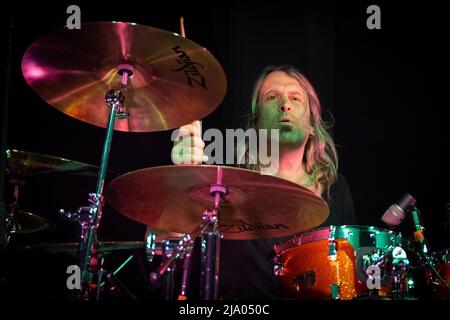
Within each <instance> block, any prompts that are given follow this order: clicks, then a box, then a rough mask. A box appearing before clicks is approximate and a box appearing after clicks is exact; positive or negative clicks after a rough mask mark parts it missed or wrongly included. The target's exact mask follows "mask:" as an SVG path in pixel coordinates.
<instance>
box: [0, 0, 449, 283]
mask: <svg viewBox="0 0 450 320" xmlns="http://www.w3.org/2000/svg"><path fill="white" fill-rule="evenodd" d="M392 2H393V1H391V2H380V1H358V2H355V3H351V2H349V3H347V2H345V3H344V2H337V1H336V2H330V1H327V2H325V1H274V2H267V3H266V2H263V1H250V2H249V1H229V2H219V3H215V2H204V1H202V2H198V3H197V2H194V1H189V2H187V3H183V2H181V1H179V2H173V1H130V0H129V1H125V2H123V4H122V5H119V3H118V1H115V2H106V1H102V2H96V1H95V2H94V1H89V2H87V1H86V2H80V1H71V2H59V3H54V4H51V5H50V4H48V3H47V4H46V3H45V2H42V1H39V2H36V3H33V4H22V3H21V2H17V3H13V4H9V5H6V8H4V9H3V14H4V15H5V18H4V19H2V22H1V23H2V37H1V39H2V46H3V49H2V56H1V58H2V60H1V62H2V63H3V64H2V67H4V61H5V52H6V50H5V49H6V34H7V18H6V15H7V12H8V11H11V12H13V17H14V32H13V65H12V79H11V81H12V82H11V87H12V91H11V103H10V110H9V119H8V121H7V123H8V136H7V144H8V147H9V148H15V149H19V150H25V151H30V152H37V153H44V154H49V155H55V156H60V157H65V158H68V159H72V160H77V161H82V162H86V163H90V164H94V165H99V163H100V157H101V150H102V146H103V142H104V135H105V130H104V129H102V128H98V127H95V126H91V125H89V124H87V123H83V122H81V121H78V120H76V119H74V118H70V117H68V116H67V115H65V114H63V113H61V112H59V111H58V110H57V109H55V108H53V107H51V106H50V105H48V104H47V103H45V102H44V101H42V100H41V99H40V98H39V97H38V96H37V95H36V94H35V93H34V92H33V91H32V90H31V88H30V87H29V86H28V85H27V84H26V82H25V81H24V79H23V77H22V74H21V68H20V63H21V58H22V55H23V53H24V52H25V50H26V49H27V47H28V46H29V45H30V44H31V43H32V42H33V41H35V40H36V39H38V38H39V37H40V36H42V35H44V34H46V33H48V32H50V31H52V30H54V29H56V28H59V27H61V26H63V25H64V24H65V22H66V19H67V17H68V14H66V8H67V6H68V5H70V4H78V5H79V6H80V8H81V19H82V21H110V20H118V21H128V22H136V23H138V24H143V25H148V26H152V27H156V28H160V29H164V30H168V31H174V32H179V17H180V16H184V18H185V27H186V33H187V38H189V39H191V40H193V41H194V42H196V43H198V44H200V45H202V46H204V47H206V48H207V49H208V50H209V51H210V52H211V53H212V54H213V55H214V56H215V57H216V58H217V60H218V61H219V62H220V63H221V65H222V67H223V69H224V71H225V73H226V76H227V79H228V89H227V94H226V97H225V99H224V101H223V102H222V103H221V104H220V106H219V107H218V108H217V109H216V110H215V111H214V112H212V113H211V114H210V115H209V116H207V117H206V118H205V119H203V129H204V130H206V129H207V128H213V127H214V128H219V129H222V130H223V129H225V128H237V127H242V126H243V124H244V116H245V115H246V114H247V113H249V112H250V94H251V90H252V85H253V81H254V80H255V79H256V76H257V74H258V72H259V71H260V69H261V68H262V67H264V66H265V65H268V64H278V63H289V64H293V65H295V66H297V67H298V68H300V69H301V70H302V71H303V72H304V73H305V74H306V76H307V77H308V78H309V79H310V80H311V82H312V84H313V85H314V86H315V88H316V90H317V91H318V94H319V98H320V99H321V102H322V105H323V108H324V112H323V116H324V118H325V119H327V120H332V119H333V118H334V122H335V126H334V129H333V135H334V138H335V142H336V143H337V145H338V151H339V155H340V169H341V172H342V173H343V174H344V175H345V176H346V178H347V180H348V182H349V185H350V188H351V191H352V193H353V199H354V203H355V208H356V212H357V214H358V219H359V224H360V225H375V226H379V227H383V224H382V222H381V221H380V218H381V216H382V214H383V213H384V211H385V210H386V209H387V208H388V207H389V206H390V205H391V204H392V203H394V202H395V201H396V200H398V198H399V197H400V196H401V195H402V194H403V193H404V192H408V193H410V194H412V195H413V196H414V197H415V198H416V199H417V201H418V206H419V208H420V209H421V211H422V215H423V220H424V225H425V227H426V233H425V234H426V237H427V238H428V240H429V241H430V244H431V245H432V247H433V249H440V248H444V247H448V246H449V245H450V243H449V238H450V237H449V234H448V232H446V231H445V221H446V211H445V204H446V203H448V202H450V193H449V191H450V188H449V181H450V170H449V166H448V164H449V163H450V157H449V155H448V152H447V150H448V149H449V148H450V142H449V134H448V127H449V118H448V114H449V113H448V110H447V109H448V107H449V102H448V92H449V90H448V89H449V87H450V80H449V77H448V75H449V74H450V73H449V71H450V62H449V57H450V51H449V49H448V44H446V42H448V40H449V38H450V22H449V19H448V13H447V12H446V11H445V10H444V8H443V7H442V6H443V5H441V2H438V1H435V2H426V4H423V2H422V4H419V3H417V4H415V3H411V2H406V1H400V2H398V1H395V3H392ZM371 4H377V5H379V6H380V8H381V27H382V28H381V30H369V29H367V27H366V19H367V17H368V16H369V15H368V14H367V13H366V9H367V7H368V6H369V5H371ZM3 74H4V73H3V72H2V79H1V81H2V84H3V83H4V77H3ZM2 94H3V92H2ZM180 108H181V106H180ZM180 110H181V109H180ZM180 112H183V111H180ZM331 114H332V115H333V117H331ZM170 135H171V131H167V132H155V133H123V132H115V133H114V137H113V144H112V149H111V157H110V162H109V168H110V169H112V170H114V171H115V172H117V173H119V174H121V173H125V172H128V171H132V170H136V169H141V168H146V167H152V166H158V165H166V164H171V161H170V150H171V146H172V144H171V141H170ZM95 185H96V178H95V177H78V176H73V175H56V174H52V175H46V176H37V177H34V178H31V179H29V180H27V181H26V184H25V187H24V189H23V193H22V195H21V199H20V200H21V205H22V208H23V209H26V210H28V211H31V212H33V213H36V214H38V215H40V216H42V217H45V218H47V219H49V220H51V221H52V222H54V223H55V224H56V229H55V230H53V231H51V232H46V233H41V234H35V235H33V236H28V237H26V238H25V239H18V240H17V241H18V242H19V243H21V244H23V243H24V244H28V243H36V242H41V241H76V234H77V227H76V226H75V225H72V224H71V223H69V222H66V221H63V220H62V219H61V218H60V217H59V216H58V213H57V211H58V209H59V208H67V209H70V208H72V209H73V208H76V207H78V206H80V205H86V204H87V195H88V193H89V192H94V191H95ZM7 191H8V194H7V197H10V192H11V190H9V189H7ZM144 230H145V227H144V226H143V225H141V224H138V223H136V222H133V221H131V220H129V219H127V218H125V217H123V216H121V215H120V214H119V213H118V212H116V211H114V210H113V209H111V208H110V207H109V206H106V208H105V209H104V213H103V218H102V225H101V228H100V232H99V237H100V239H101V240H114V241H119V240H143V236H144ZM405 232H410V230H408V229H406V230H405ZM62 278H63V276H62Z"/></svg>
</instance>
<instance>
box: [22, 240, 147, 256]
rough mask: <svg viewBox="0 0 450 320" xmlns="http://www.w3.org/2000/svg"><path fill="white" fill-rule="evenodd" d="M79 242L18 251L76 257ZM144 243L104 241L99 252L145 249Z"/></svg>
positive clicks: (46, 244) (37, 246) (48, 244)
mask: <svg viewBox="0 0 450 320" xmlns="http://www.w3.org/2000/svg"><path fill="white" fill-rule="evenodd" d="M78 245H79V244H78V242H65V243H41V244H36V245H31V246H25V247H20V248H18V250H26V251H33V252H36V253H50V254H61V253H64V254H69V255H73V256H75V255H76V254H77V250H78ZM144 248H145V242H143V241H104V242H99V243H98V247H97V249H96V250H97V252H98V253H99V254H109V253H112V252H116V251H129V250H136V249H144Z"/></svg>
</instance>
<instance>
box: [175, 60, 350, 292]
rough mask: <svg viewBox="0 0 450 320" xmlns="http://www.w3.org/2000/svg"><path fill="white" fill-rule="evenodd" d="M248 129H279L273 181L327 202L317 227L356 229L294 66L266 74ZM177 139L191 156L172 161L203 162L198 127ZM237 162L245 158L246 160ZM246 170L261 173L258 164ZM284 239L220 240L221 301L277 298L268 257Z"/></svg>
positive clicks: (332, 155) (315, 108)
mask: <svg viewBox="0 0 450 320" xmlns="http://www.w3.org/2000/svg"><path fill="white" fill-rule="evenodd" d="M248 128H254V129H256V130H259V129H266V130H268V131H269V132H270V130H273V129H278V133H279V135H278V139H277V141H276V142H277V143H278V144H279V166H278V170H277V172H276V173H275V176H277V177H279V178H282V179H286V180H289V181H291V182H294V183H296V184H299V185H301V186H303V187H305V188H308V189H309V190H311V191H313V192H314V193H315V194H316V195H318V196H321V197H323V198H324V199H325V200H326V201H327V203H328V205H329V208H330V214H329V217H328V219H327V221H325V222H324V223H323V224H322V225H321V227H323V226H328V225H331V224H333V225H343V224H355V223H356V219H355V215H354V210H353V202H352V197H351V194H350V190H349V187H348V185H347V183H346V181H345V178H344V177H343V176H342V175H341V174H339V173H338V157H337V152H336V147H335V144H334V142H333V140H332V138H331V136H330V135H329V133H328V132H327V128H326V126H325V124H324V121H323V120H322V118H321V106H320V103H319V99H318V97H317V94H316V92H315V90H314V88H313V86H312V85H311V83H310V82H309V81H308V80H307V79H306V77H305V76H304V75H303V74H301V73H300V72H299V71H298V70H296V69H295V68H294V67H292V66H270V67H267V68H265V69H264V70H263V72H262V73H261V75H260V76H259V78H258V79H257V81H256V83H255V87H254V91H253V95H252V113H251V116H250V120H249V123H248ZM179 135H180V136H183V139H184V141H185V142H186V140H185V139H188V140H189V139H191V140H190V141H191V143H192V144H191V145H192V146H193V147H192V148H190V149H189V151H188V153H190V154H188V155H186V154H184V155H177V154H176V155H172V156H173V157H174V156H175V157H177V156H180V157H183V160H186V159H190V161H188V162H190V163H200V162H202V161H205V160H206V159H207V157H206V156H205V155H204V153H203V148H204V146H205V144H204V143H203V141H202V139H201V132H199V130H198V125H197V124H195V123H194V124H190V125H186V126H183V127H182V128H180V131H179ZM267 136H268V137H271V134H270V133H269V134H268V135H267ZM269 142H270V141H269ZM272 142H273V141H272ZM246 150H247V151H248V149H246ZM241 156H246V157H247V158H248V154H244V155H241ZM238 157H239V155H238ZM184 162H186V161H184ZM247 167H248V168H251V169H255V170H260V171H263V170H264V168H263V166H261V165H260V164H259V163H258V162H253V164H248V165H247ZM267 210H270V208H267ZM288 238H289V237H283V238H271V239H257V240H223V241H222V242H221V261H220V263H221V264H220V288H219V290H220V292H221V298H223V299H278V298H281V297H282V296H281V295H280V288H279V284H278V280H277V279H276V277H275V275H274V273H273V265H272V261H271V260H270V259H269V255H270V253H271V251H272V249H273V246H274V245H275V244H277V243H280V242H282V241H284V240H286V239H288Z"/></svg>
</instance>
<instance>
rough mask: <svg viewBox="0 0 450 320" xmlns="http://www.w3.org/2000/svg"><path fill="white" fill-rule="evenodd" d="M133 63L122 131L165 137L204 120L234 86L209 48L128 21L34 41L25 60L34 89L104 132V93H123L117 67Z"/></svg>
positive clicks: (118, 125) (119, 123)
mask: <svg viewBox="0 0 450 320" xmlns="http://www.w3.org/2000/svg"><path fill="white" fill-rule="evenodd" d="M122 60H127V61H131V63H132V64H133V65H134V73H133V75H132V77H131V78H130V79H129V80H128V87H127V91H126V99H125V105H126V109H127V112H128V113H129V117H128V118H126V119H117V120H116V122H115V127H114V129H115V130H119V131H130V132H151V131H162V130H169V129H173V128H177V127H180V126H182V125H185V124H187V123H190V122H192V121H194V120H198V119H202V118H204V117H205V116H206V115H208V114H209V113H211V112H212V111H213V110H214V109H215V108H217V106H218V105H219V104H220V103H221V102H222V100H223V98H224V96H225V92H226V86H227V81H226V77H225V73H224V71H223V69H222V67H221V66H220V64H219V62H218V61H217V60H216V59H215V58H214V56H213V55H212V54H211V53H210V52H209V51H208V50H207V49H206V48H204V47H202V46H200V45H198V44H196V43H194V42H193V41H191V40H189V39H186V38H183V37H181V36H179V35H178V34H176V33H173V32H169V31H165V30H161V29H157V28H153V27H148V26H144V25H138V24H135V23H125V22H87V23H83V24H81V29H79V30H69V29H67V28H66V27H63V28H60V29H57V30H55V31H53V32H50V33H48V34H46V35H44V36H42V37H41V38H39V39H38V40H37V41H35V42H34V43H32V44H31V45H30V47H29V48H28V49H27V50H26V52H25V54H24V57H23V59H22V73H23V76H24V78H25V80H26V81H27V83H28V84H29V85H30V87H31V88H32V89H33V90H34V91H35V92H36V93H37V94H38V95H39V96H40V97H41V98H42V99H44V100H45V101H46V102H47V103H48V104H50V105H52V106H53V107H55V108H57V109H58V110H60V111H62V112H64V113H65V114H67V115H69V116H71V117H73V118H76V119H78V120H81V121H84V122H87V123H90V124H92V125H96V126H99V127H103V128H105V127H106V126H107V123H108V116H109V109H108V107H107V106H106V104H105V93H106V92H107V91H108V90H109V89H120V84H121V76H120V75H119V74H118V71H117V67H118V65H119V63H120V62H121V61H122Z"/></svg>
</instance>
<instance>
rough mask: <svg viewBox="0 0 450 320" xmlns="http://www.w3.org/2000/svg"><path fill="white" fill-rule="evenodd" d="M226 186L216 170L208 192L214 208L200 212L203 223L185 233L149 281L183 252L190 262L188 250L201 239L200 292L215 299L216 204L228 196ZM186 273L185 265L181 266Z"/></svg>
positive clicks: (219, 170)
mask: <svg viewBox="0 0 450 320" xmlns="http://www.w3.org/2000/svg"><path fill="white" fill-rule="evenodd" d="M227 192H228V191H227V187H226V186H225V185H222V168H221V167H217V181H216V183H215V184H212V185H211V186H210V193H211V195H212V196H213V197H214V207H213V208H207V209H205V210H204V211H203V214H202V222H201V223H200V224H199V225H198V226H197V228H195V230H194V231H193V232H192V233H190V234H189V233H187V234H185V235H184V236H183V237H182V238H181V240H180V244H179V245H178V247H177V248H176V250H175V251H174V252H173V253H172V254H171V256H170V258H168V259H167V260H165V261H163V262H162V264H161V265H160V267H159V268H158V269H157V271H156V272H152V273H151V274H150V281H151V282H153V283H156V282H157V281H159V280H160V278H161V277H162V276H163V275H164V274H165V273H166V272H167V271H168V269H170V266H171V265H172V263H173V261H175V259H177V258H179V257H180V256H182V255H184V254H185V253H186V255H187V258H188V259H190V254H191V252H190V249H191V247H192V246H193V243H194V241H195V239H196V238H197V237H199V236H201V241H202V250H201V264H202V265H201V270H202V271H201V289H200V290H201V292H200V297H201V299H203V300H217V299H218V290H219V261H220V239H221V238H222V233H221V232H220V231H219V229H218V226H219V215H218V213H219V205H220V199H221V197H222V196H223V195H225V194H227ZM183 269H184V271H185V272H186V274H187V269H188V266H184V267H183ZM183 278H185V277H184V276H183ZM185 292H186V280H185V279H184V280H183V284H182V289H181V293H180V295H179V298H180V297H182V299H186V296H185Z"/></svg>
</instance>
